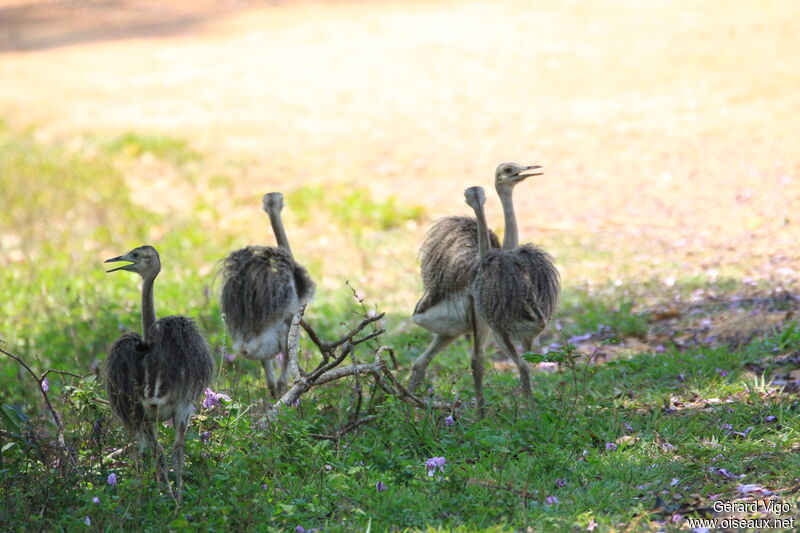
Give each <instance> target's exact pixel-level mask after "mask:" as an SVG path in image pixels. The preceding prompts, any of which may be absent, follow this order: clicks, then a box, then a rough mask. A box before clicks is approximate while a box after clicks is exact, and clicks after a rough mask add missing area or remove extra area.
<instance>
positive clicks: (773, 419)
mask: <svg viewBox="0 0 800 533" xmlns="http://www.w3.org/2000/svg"><path fill="white" fill-rule="evenodd" d="M777 419H778V417H777V416H775V415H769V416H768V417H766V418H764V421H765V422H775V421H776V420H777Z"/></svg>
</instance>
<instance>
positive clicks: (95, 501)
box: [92, 496, 100, 503]
mask: <svg viewBox="0 0 800 533" xmlns="http://www.w3.org/2000/svg"><path fill="white" fill-rule="evenodd" d="M92 503H100V498H98V497H97V496H95V497H94V498H92Z"/></svg>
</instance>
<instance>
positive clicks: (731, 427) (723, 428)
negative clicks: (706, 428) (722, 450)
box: [720, 423, 733, 431]
mask: <svg viewBox="0 0 800 533" xmlns="http://www.w3.org/2000/svg"><path fill="white" fill-rule="evenodd" d="M720 429H722V430H724V431H732V430H733V426H732V425H731V424H728V423H725V424H722V425H721V426H720Z"/></svg>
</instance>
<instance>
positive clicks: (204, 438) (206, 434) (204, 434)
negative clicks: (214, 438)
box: [200, 431, 211, 444]
mask: <svg viewBox="0 0 800 533" xmlns="http://www.w3.org/2000/svg"><path fill="white" fill-rule="evenodd" d="M210 438H211V432H210V431H204V432H202V433H200V440H201V441H202V442H203V444H205V443H206V442H208V439H210Z"/></svg>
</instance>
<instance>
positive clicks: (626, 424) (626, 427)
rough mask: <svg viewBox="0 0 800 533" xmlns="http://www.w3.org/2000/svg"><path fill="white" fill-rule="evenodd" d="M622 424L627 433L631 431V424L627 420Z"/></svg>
mask: <svg viewBox="0 0 800 533" xmlns="http://www.w3.org/2000/svg"><path fill="white" fill-rule="evenodd" d="M623 426H625V431H627V432H628V433H633V426H632V425H630V424H628V423H627V422H625V423H624V424H623Z"/></svg>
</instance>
